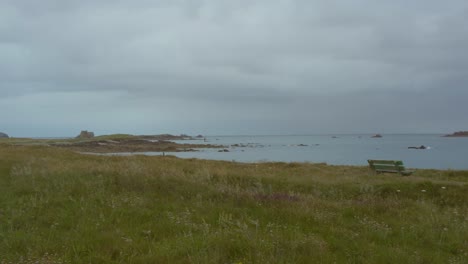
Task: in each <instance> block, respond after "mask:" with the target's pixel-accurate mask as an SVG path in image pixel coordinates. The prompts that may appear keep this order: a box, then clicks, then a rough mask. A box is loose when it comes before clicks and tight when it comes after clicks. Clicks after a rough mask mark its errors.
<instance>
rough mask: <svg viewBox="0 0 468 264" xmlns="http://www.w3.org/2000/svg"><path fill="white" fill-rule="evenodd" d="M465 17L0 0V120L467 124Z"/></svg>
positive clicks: (371, 4)
mask: <svg viewBox="0 0 468 264" xmlns="http://www.w3.org/2000/svg"><path fill="white" fill-rule="evenodd" d="M466 25H468V3H466V1H457V0H454V1H450V2H449V3H446V2H444V3H443V2H440V1H411V2H409V3H408V2H407V1H371V0H357V1H352V2H351V1H311V0H308V1H306V0H282V1H267V0H256V1H228V0H224V1H220V0H217V1H215V0H171V1H169V0H161V1H110V0H99V1H91V0H85V1H59V0H44V1H16V0H0V130H5V131H6V132H9V133H10V134H17V135H22V136H24V135H25V136H33V135H44V136H46V135H51V136H57V135H69V134H71V133H75V131H77V130H79V129H81V128H83V129H85V128H87V129H91V130H96V131H98V132H101V133H109V132H129V133H153V132H154V133H158V132H172V133H182V132H187V133H192V132H193V133H197V132H203V133H210V134H218V133H224V134H237V133H242V134H249V133H250V134H258V133H269V134H276V133H289V134H293V133H327V132H332V133H339V132H342V133H352V132H387V133H392V132H450V131H452V130H459V129H467V130H468V127H467V122H466V117H465V116H466V113H467V112H468V106H467V105H468V104H466V103H465V102H464V100H463V99H464V98H467V96H468V92H466V90H468V89H466V88H467V87H466V86H467V84H468V77H467V76H468V52H466V47H468V27H466ZM382 116H385V120H382V119H381V117H382Z"/></svg>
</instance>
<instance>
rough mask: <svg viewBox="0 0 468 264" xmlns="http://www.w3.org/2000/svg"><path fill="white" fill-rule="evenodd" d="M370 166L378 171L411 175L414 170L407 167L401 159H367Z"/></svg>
mask: <svg viewBox="0 0 468 264" xmlns="http://www.w3.org/2000/svg"><path fill="white" fill-rule="evenodd" d="M367 162H368V163H369V167H370V168H371V169H372V170H374V171H375V172H377V173H399V174H401V175H411V174H412V173H413V171H409V170H406V169H405V166H404V165H403V161H401V160H367Z"/></svg>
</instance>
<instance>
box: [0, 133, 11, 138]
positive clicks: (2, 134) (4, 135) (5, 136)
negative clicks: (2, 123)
mask: <svg viewBox="0 0 468 264" xmlns="http://www.w3.org/2000/svg"><path fill="white" fill-rule="evenodd" d="M0 138H9V136H8V135H7V134H5V133H2V132H0Z"/></svg>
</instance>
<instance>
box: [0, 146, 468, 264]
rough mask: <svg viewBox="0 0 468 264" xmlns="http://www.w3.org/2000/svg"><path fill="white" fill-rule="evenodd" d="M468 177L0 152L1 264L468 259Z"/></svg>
mask: <svg viewBox="0 0 468 264" xmlns="http://www.w3.org/2000/svg"><path fill="white" fill-rule="evenodd" d="M467 201H468V171H436V170H417V171H416V173H414V174H413V175H412V176H409V177H401V176H398V175H374V174H373V173H371V172H370V171H369V169H368V168H367V167H351V166H329V165H326V164H308V163H261V164H243V163H235V162H223V161H205V160H196V159H189V160H184V159H178V158H175V157H170V156H169V157H168V156H166V157H146V156H131V157H110V156H93V155H82V154H77V153H74V152H72V151H70V150H66V149H60V148H54V147H47V146H11V145H7V144H0V263H2V264H3V263H244V264H245V263H468V221H467V220H468V205H467Z"/></svg>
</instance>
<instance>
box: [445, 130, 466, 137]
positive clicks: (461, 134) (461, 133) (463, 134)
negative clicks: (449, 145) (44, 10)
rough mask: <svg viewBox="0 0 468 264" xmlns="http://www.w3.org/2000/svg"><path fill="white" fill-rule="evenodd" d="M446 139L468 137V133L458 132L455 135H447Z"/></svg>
mask: <svg viewBox="0 0 468 264" xmlns="http://www.w3.org/2000/svg"><path fill="white" fill-rule="evenodd" d="M444 137H468V131H458V132H455V133H453V134H448V135H445V136H444Z"/></svg>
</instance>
